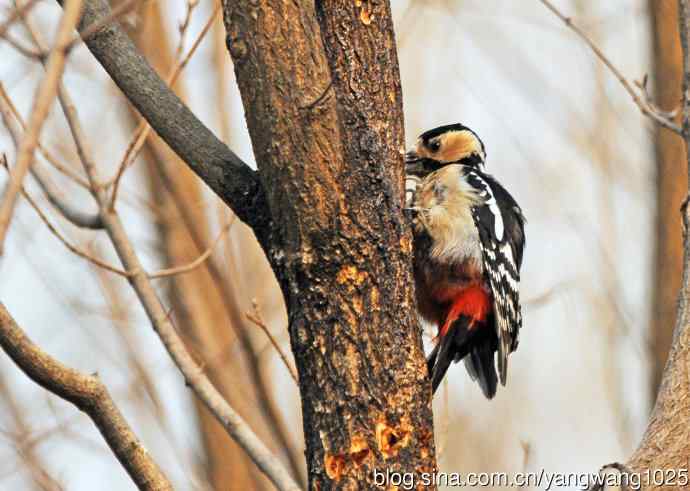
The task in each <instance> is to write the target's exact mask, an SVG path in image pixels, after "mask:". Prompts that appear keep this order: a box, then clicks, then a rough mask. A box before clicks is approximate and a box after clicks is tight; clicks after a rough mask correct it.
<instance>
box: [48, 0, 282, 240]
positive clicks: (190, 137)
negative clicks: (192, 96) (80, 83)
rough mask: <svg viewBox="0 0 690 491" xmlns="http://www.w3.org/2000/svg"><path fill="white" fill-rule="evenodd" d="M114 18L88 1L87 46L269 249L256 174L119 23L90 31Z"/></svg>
mask: <svg viewBox="0 0 690 491" xmlns="http://www.w3.org/2000/svg"><path fill="white" fill-rule="evenodd" d="M64 1H65V0H58V3H60V5H63V3H64ZM110 15H111V11H110V7H109V5H108V2H107V1H106V0H84V7H83V14H82V17H81V20H80V21H79V24H78V29H79V30H80V31H82V32H89V33H90V36H89V37H88V39H86V40H85V41H84V42H85V44H86V46H87V47H88V48H89V50H90V51H91V53H92V54H93V55H94V56H95V57H96V59H97V60H98V61H99V62H100V64H101V65H102V66H103V68H104V69H105V70H106V71H107V72H108V74H109V75H110V76H111V77H112V79H113V81H114V82H115V83H116V84H117V86H118V87H119V88H120V90H122V92H123V93H124V94H125V96H126V97H127V98H128V99H129V101H130V102H131V103H132V104H133V105H134V106H135V107H136V108H137V110H138V111H139V113H141V115H142V116H143V117H144V118H145V119H146V120H147V121H148V123H149V124H150V125H151V127H152V128H153V129H154V130H156V132H157V133H158V134H159V135H160V137H161V138H162V139H163V140H164V141H165V142H166V143H167V144H168V145H170V147H171V148H172V149H173V150H174V151H175V153H177V155H179V156H180V158H181V159H182V160H184V161H185V162H186V163H187V165H189V167H190V168H191V169H192V170H193V171H194V172H195V173H196V174H197V175H198V176H199V177H200V178H201V179H202V180H203V181H204V182H205V183H206V184H207V185H208V186H209V187H210V188H211V189H212V190H213V191H214V192H215V193H216V194H218V196H220V197H221V198H222V199H223V200H224V201H225V202H226V203H227V204H228V205H229V206H230V207H231V208H232V209H233V211H234V212H235V214H236V215H237V216H238V217H239V218H240V220H242V221H243V222H245V223H247V224H248V225H250V226H251V227H252V229H253V230H254V233H255V234H256V236H257V238H258V239H259V242H260V243H261V244H262V246H263V247H264V248H267V245H268V235H269V234H270V223H269V222H270V218H269V210H268V206H267V204H266V200H265V195H264V191H263V189H262V187H261V184H260V182H259V180H258V178H257V176H256V173H255V172H254V171H252V169H251V168H250V167H249V166H248V165H247V164H245V163H244V162H243V161H242V160H241V159H240V158H239V157H238V156H237V155H236V154H235V153H234V152H233V151H232V150H230V149H229V148H228V147H227V145H225V144H224V143H223V142H221V141H220V140H218V138H216V136H215V135H214V134H213V133H211V131H210V130H209V129H208V128H207V127H206V126H204V124H203V123H202V122H201V121H199V119H198V118H197V117H196V116H195V115H194V114H193V113H192V112H191V111H190V110H189V108H187V106H185V105H184V104H183V103H182V101H181V100H180V99H179V98H178V97H177V96H176V95H175V94H174V93H173V92H172V90H171V89H170V88H169V87H168V86H166V84H165V83H164V82H163V80H162V79H161V78H160V76H158V74H157V73H156V72H155V70H153V68H151V66H150V65H149V63H148V62H147V61H146V59H145V58H144V57H143V56H142V55H141V53H139V51H138V50H137V49H136V47H135V46H134V44H133V43H132V41H131V40H130V39H129V37H128V36H127V34H125V32H124V31H123V30H122V28H121V27H120V25H119V24H118V23H112V24H108V25H104V26H103V27H102V28H101V29H100V30H99V31H98V32H90V31H89V29H88V26H90V25H92V24H95V23H99V22H103V19H106V18H108V17H109V16H110Z"/></svg>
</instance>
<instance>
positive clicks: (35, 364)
mask: <svg viewBox="0 0 690 491" xmlns="http://www.w3.org/2000/svg"><path fill="white" fill-rule="evenodd" d="M0 346H2V349H3V350H4V351H5V353H7V355H8V356H9V357H10V358H12V360H13V361H14V363H15V364H16V365H17V366H18V367H19V368H20V369H21V370H22V371H23V372H24V373H25V374H26V375H27V376H28V377H29V378H30V379H31V380H33V381H34V382H36V383H37V384H38V385H40V386H41V387H43V388H44V389H46V390H48V391H50V392H52V393H53V394H55V395H57V396H59V397H61V398H62V399H65V400H66V401H69V402H71V403H72V404H74V405H75V406H76V407H77V408H78V409H80V410H81V411H84V412H85V413H86V414H88V415H89V417H90V418H91V420H92V421H93V423H94V424H95V425H96V427H97V428H98V431H100V432H101V435H103V438H104V439H105V441H106V442H107V444H108V446H109V447H110V449H111V450H112V451H113V453H114V454H115V456H116V457H117V459H118V460H119V461H120V463H121V464H122V466H123V467H124V468H125V470H126V471H127V473H128V474H129V476H130V477H131V478H132V480H133V481H134V482H135V483H136V484H137V486H138V487H139V489H145V490H156V491H160V490H168V489H170V490H171V489H172V485H171V484H170V482H169V481H168V479H167V477H166V476H165V474H163V472H162V471H161V470H160V468H159V467H158V465H157V464H156V463H155V462H154V461H153V459H152V458H151V456H150V455H149V453H148V452H147V451H146V449H145V448H144V447H143V445H142V444H141V442H140V441H139V439H138V438H137V437H136V435H135V434H134V433H133V432H132V429H131V428H130V427H129V424H128V423H127V421H126V420H125V418H124V416H123V415H122V413H121V412H120V410H119V409H118V408H117V406H116V405H115V403H114V402H113V399H112V398H111V397H110V394H109V393H108V389H106V387H105V386H104V385H103V384H102V383H101V381H100V380H99V379H98V377H97V376H94V375H90V376H89V375H83V374H82V373H79V372H78V371H76V370H74V369H72V368H69V367H67V366H65V365H63V364H62V363H60V362H59V361H57V360H55V359H54V358H53V357H51V356H50V355H48V354H47V353H45V352H44V351H43V350H41V348H39V347H38V346H36V345H35V344H34V343H33V342H32V341H31V340H30V339H29V338H28V337H27V336H26V334H24V332H23V331H22V329H21V328H20V327H19V326H18V325H17V324H16V322H15V321H14V319H13V318H12V316H11V315H10V314H9V312H8V311H7V309H6V308H5V306H4V305H3V304H2V303H0Z"/></svg>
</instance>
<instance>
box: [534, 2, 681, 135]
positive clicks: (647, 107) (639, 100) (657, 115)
mask: <svg viewBox="0 0 690 491" xmlns="http://www.w3.org/2000/svg"><path fill="white" fill-rule="evenodd" d="M539 1H540V2H541V3H543V4H544V5H545V6H546V8H547V9H549V10H550V11H551V12H553V13H554V14H555V15H556V16H557V17H558V18H559V19H561V20H562V21H563V23H565V25H566V26H568V27H569V28H570V29H571V30H572V31H573V32H574V33H575V34H577V35H578V36H580V38H581V39H582V40H583V41H584V42H585V43H587V45H588V46H589V47H590V49H591V50H592V51H593V52H594V54H595V55H596V57H597V58H599V60H601V62H602V63H603V64H604V65H606V67H607V68H608V69H609V70H610V71H611V73H612V74H613V75H614V77H616V78H617V79H618V81H619V82H620V83H621V85H622V86H623V88H624V89H625V91H626V92H627V93H628V94H630V97H632V100H633V102H634V103H635V104H636V105H637V107H639V108H640V111H642V114H644V115H645V116H647V117H649V118H650V119H652V120H653V121H655V122H657V123H658V124H659V125H661V126H663V127H664V128H667V129H669V130H671V131H673V132H675V133H678V134H679V135H680V134H681V127H680V125H678V124H676V123H675V122H674V121H673V119H672V118H671V115H672V114H673V113H664V112H662V111H660V110H659V109H658V108H657V107H655V106H654V105H653V104H652V103H651V102H650V101H649V99H648V98H647V97H644V98H643V97H640V94H638V93H637V91H636V90H635V89H634V87H633V84H632V83H630V81H629V80H628V79H627V78H625V77H624V76H623V74H622V73H621V71H620V70H619V69H618V68H616V67H615V66H614V65H613V63H612V62H611V60H609V59H608V58H607V57H606V55H605V54H604V53H603V51H601V49H599V47H598V46H597V45H596V43H595V42H594V41H593V40H592V38H590V37H589V36H588V35H587V33H586V32H584V31H583V30H582V29H580V28H579V27H578V26H576V25H575V24H574V23H573V20H572V19H571V18H570V17H567V16H565V15H564V14H563V13H562V12H561V11H560V10H558V9H557V8H556V7H555V6H554V5H553V3H551V2H550V0H539Z"/></svg>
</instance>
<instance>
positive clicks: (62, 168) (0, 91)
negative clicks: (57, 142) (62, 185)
mask: <svg viewBox="0 0 690 491" xmlns="http://www.w3.org/2000/svg"><path fill="white" fill-rule="evenodd" d="M27 26H28V24H27ZM29 32H31V30H29ZM0 97H2V99H3V100H4V101H5V102H6V103H7V105H8V107H9V108H10V109H11V110H12V114H14V117H15V118H16V120H17V122H18V123H19V126H20V127H21V128H22V130H23V131H26V123H25V122H24V120H23V119H22V115H21V114H19V111H18V110H17V108H16V107H15V105H14V104H13V103H12V99H10V96H9V94H8V93H7V91H6V90H5V87H4V86H3V85H2V83H0ZM38 150H39V151H40V152H41V154H43V157H45V159H46V160H47V161H48V162H49V163H50V164H51V165H52V166H53V167H55V169H57V170H58V171H59V172H60V173H61V174H62V175H64V176H65V177H68V178H69V179H71V180H72V181H74V182H75V183H77V184H78V185H79V186H81V187H83V188H84V189H89V183H88V182H87V181H86V179H84V178H83V177H82V176H80V175H79V174H77V173H76V172H74V171H73V170H72V169H70V168H69V167H68V166H67V165H65V164H63V163H61V162H59V161H58V159H57V158H56V157H55V156H54V155H53V154H52V153H50V152H49V151H48V149H46V148H45V147H44V146H43V145H42V144H41V142H40V141H39V142H38Z"/></svg>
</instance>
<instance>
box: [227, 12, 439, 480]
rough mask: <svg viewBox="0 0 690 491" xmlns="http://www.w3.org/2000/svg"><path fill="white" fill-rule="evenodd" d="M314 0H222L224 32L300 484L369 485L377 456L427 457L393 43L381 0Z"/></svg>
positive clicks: (428, 418)
mask: <svg viewBox="0 0 690 491" xmlns="http://www.w3.org/2000/svg"><path fill="white" fill-rule="evenodd" d="M316 3H317V5H316V10H315V6H314V2H313V1H307V0H296V1H294V2H280V1H276V0H259V1H248V0H242V1H234V2H229V1H225V2H224V20H225V25H226V29H227V39H226V41H227V46H228V49H229V51H230V54H231V56H232V58H233V61H234V67H235V73H236V76H237V81H238V85H239V88H240V92H241V94H242V100H243V103H244V108H245V114H246V118H247V124H248V127H249V132H250V136H251V139H252V144H253V148H254V153H255V156H256V160H257V162H258V166H259V177H260V180H261V182H262V184H263V187H264V189H265V192H266V197H267V201H268V206H269V208H270V212H271V219H272V230H271V233H272V236H273V238H272V243H270V244H269V247H268V253H269V254H268V255H269V261H270V262H271V264H272V266H273V268H274V271H275V272H276V275H277V277H278V281H279V283H280V285H281V288H282V291H283V295H284V298H285V302H286V305H287V310H288V317H289V331H290V339H291V343H292V349H293V352H294V354H295V359H296V362H297V368H298V371H299V376H300V390H301V396H302V411H303V420H304V429H305V441H306V456H307V465H308V471H309V482H310V487H311V489H319V490H321V489H352V488H358V489H367V488H368V489H377V486H376V484H375V475H374V470H375V469H376V470H378V471H384V472H385V471H386V470H387V469H390V470H395V471H399V472H410V473H415V474H418V475H419V473H421V472H431V471H433V470H435V457H434V444H433V430H432V414H431V391H430V386H429V383H428V381H427V371H426V366H425V363H424V355H423V351H422V342H421V331H420V329H419V325H418V321H417V318H416V314H415V308H414V301H413V296H412V276H411V265H410V253H411V250H412V240H411V236H410V232H409V230H408V228H407V227H406V225H405V221H404V219H403V215H402V208H401V205H402V196H403V180H402V176H403V167H402V165H403V161H402V151H403V141H404V140H403V126H402V121H403V120H402V104H401V94H400V82H399V76H398V66H397V56H396V54H395V41H394V36H393V30H392V21H391V16H390V8H389V5H388V2H381V3H377V4H374V3H373V2H369V1H363V2H348V3H341V2H329V1H323V2H316ZM317 11H318V19H317ZM322 33H323V34H322ZM322 35H323V39H322ZM378 489H380V488H378Z"/></svg>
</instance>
